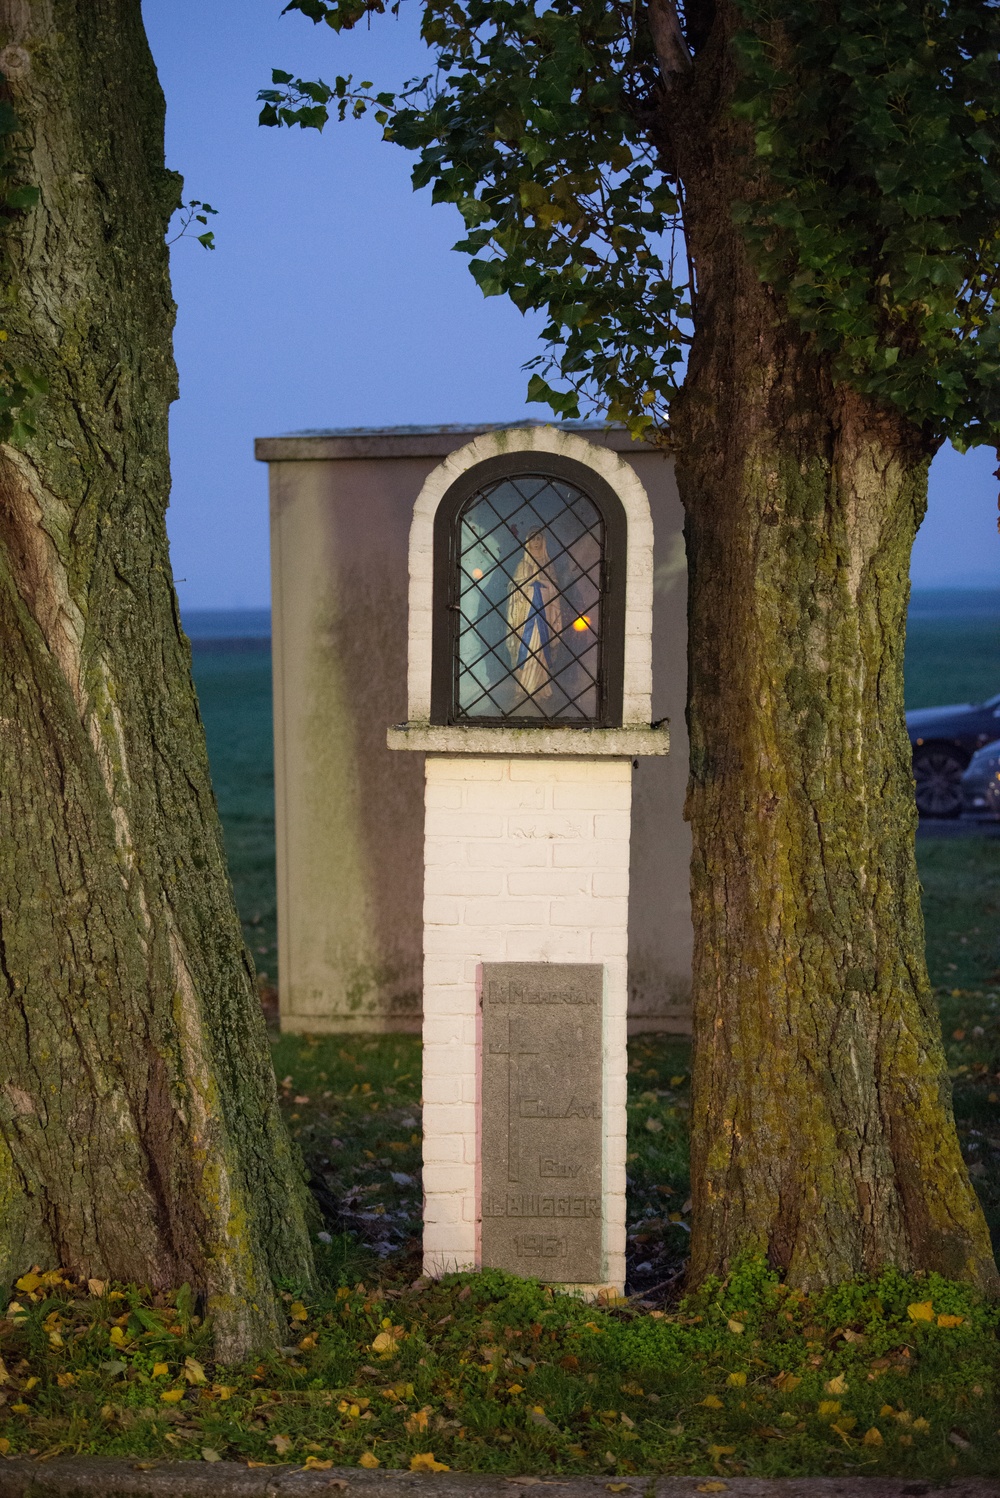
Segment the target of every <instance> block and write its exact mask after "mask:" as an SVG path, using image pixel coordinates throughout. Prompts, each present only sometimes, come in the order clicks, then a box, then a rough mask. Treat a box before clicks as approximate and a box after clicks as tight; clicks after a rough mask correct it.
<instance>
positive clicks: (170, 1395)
mask: <svg viewBox="0 0 1000 1498" xmlns="http://www.w3.org/2000/svg"><path fill="white" fill-rule="evenodd" d="M183 1398H184V1390H183V1389H164V1391H163V1393H162V1394H161V1395H160V1399H161V1400H162V1401H163V1403H164V1404H180V1402H181V1400H182V1399H183Z"/></svg>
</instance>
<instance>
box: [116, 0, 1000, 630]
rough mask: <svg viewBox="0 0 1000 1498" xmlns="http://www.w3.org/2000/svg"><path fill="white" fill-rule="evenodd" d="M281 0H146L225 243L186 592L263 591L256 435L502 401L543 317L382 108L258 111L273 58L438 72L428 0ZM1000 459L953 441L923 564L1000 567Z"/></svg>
mask: <svg viewBox="0 0 1000 1498" xmlns="http://www.w3.org/2000/svg"><path fill="white" fill-rule="evenodd" d="M282 3H283V0H143V14H144V16H145V20H146V28H147V31H148V34H149V38H150V43H151V45H152V49H153V55H154V57H155V59H156V63H157V67H158V69H159V73H160V78H161V81H162V83H163V88H164V92H165V94H166V97H167V161H168V164H169V165H170V166H172V167H174V168H175V169H176V170H178V171H180V172H182V173H183V174H184V177H185V182H186V189H185V195H186V197H188V198H192V197H194V198H200V199H203V200H207V201H208V202H210V203H211V204H212V205H213V206H214V207H215V208H217V209H218V210H219V216H218V218H217V219H215V220H214V223H213V227H214V228H215V230H216V241H217V244H218V248H217V249H216V251H215V252H214V253H212V254H210V253H207V252H206V251H204V250H203V249H202V248H201V247H200V246H199V245H198V244H196V243H195V242H194V241H193V240H191V241H189V240H182V241H180V242H179V243H178V244H176V245H175V246H174V249H173V252H172V253H173V277H174V295H175V297H176V300H177V303H178V309H179V310H178V320H177V338H176V348H177V362H178V365H179V368H180V381H181V396H180V400H179V401H178V402H177V403H176V405H175V406H174V408H173V414H172V418H171V452H172V460H173V483H174V487H173V496H172V501H171V508H170V515H169V528H170V537H171V546H172V551H173V558H174V567H175V571H176V574H177V579H178V591H179V593H180V597H181V602H182V604H183V605H185V606H186V607H189V608H213V607H214V608H241V607H258V606H261V605H266V603H267V601H268V591H269V583H268V538H267V482H266V471H265V469H264V468H263V466H262V465H259V464H257V463H255V462H254V459H253V439H254V437H258V436H270V435H273V434H274V433H277V432H286V431H294V430H296V429H300V428H304V427H324V426H386V425H391V424H395V423H409V422H420V423H423V422H474V421H504V420H510V419H517V418H518V417H523V416H526V415H535V416H544V415H545V414H546V411H545V409H544V408H542V407H539V406H531V407H529V406H527V405H526V404H525V399H524V391H525V386H526V383H527V376H526V375H525V374H524V373H523V371H522V369H521V365H522V364H523V363H524V362H525V360H526V359H529V358H531V357H532V355H533V354H535V353H536V352H537V350H538V344H537V333H538V329H539V327H540V320H539V319H537V318H523V317H522V316H521V315H520V313H519V312H517V311H516V310H515V308H513V307H512V306H511V305H510V304H509V303H508V302H507V301H506V300H504V299H502V298H499V297H495V298H492V299H490V300H489V301H486V300H485V299H484V298H483V296H482V295H481V293H480V291H479V289H478V288H477V287H476V285H475V283H474V282H473V280H472V278H471V276H470V275H469V273H468V271H467V269H466V264H467V261H466V257H465V256H463V255H456V254H453V253H451V250H450V246H451V245H452V243H453V242H454V241H455V240H456V239H457V238H458V237H459V235H460V233H461V222H460V220H459V219H458V216H457V214H456V213H455V211H454V209H452V208H450V207H444V206H442V207H436V208H435V207H433V206H432V205H431V202H430V196H429V194H428V193H426V192H424V193H414V192H413V191H412V189H411V187H410V181H409V172H410V166H411V161H410V158H409V157H408V155H407V154H406V153H405V152H403V151H401V150H398V149H397V148H395V147H393V146H390V145H386V144H385V143H383V142H382V141H381V139H380V138H379V130H378V127H377V126H376V125H374V123H372V122H371V121H368V120H364V121H361V122H359V123H347V124H344V125H336V124H331V125H329V126H328V127H327V129H326V131H325V133H324V134H323V135H321V136H320V135H317V134H316V133H315V132H313V131H309V132H301V131H295V132H294V133H292V132H288V131H277V130H262V129H260V128H259V127H258V125H257V113H258V108H259V106H258V105H257V104H256V102H255V101H256V93H257V90H258V88H261V87H264V86H266V85H267V83H268V81H269V79H270V70H271V68H272V67H281V68H285V69H287V70H288V71H289V72H294V73H296V74H302V75H304V76H306V77H315V76H317V75H321V76H323V77H325V78H327V79H328V80H329V79H332V77H333V76H334V75H335V74H337V73H348V72H353V73H354V74H355V76H357V77H363V78H371V79H374V80H375V81H376V82H377V83H379V84H384V85H386V86H393V85H395V84H398V83H399V82H401V81H402V80H403V79H405V78H407V77H410V76H412V75H413V74H416V73H422V72H424V71H426V58H427V55H428V54H427V53H426V50H425V49H424V48H423V47H422V45H421V44H420V42H419V39H418V37H417V35H416V17H417V4H416V0H408V3H407V0H405V3H404V4H403V6H402V16H401V18H400V19H399V20H394V19H392V18H391V17H376V18H375V20H374V22H373V25H372V28H371V30H370V31H368V30H365V29H363V30H360V31H358V32H355V33H352V34H350V35H346V36H341V37H335V36H334V34H333V33H332V32H331V31H330V30H329V29H328V28H327V27H313V26H312V25H311V24H310V23H309V22H308V21H306V20H305V19H304V18H303V17H302V16H299V15H289V16H284V17H282V16H281V8H282ZM995 466H996V458H995V457H994V456H993V454H992V453H991V452H985V451H982V450H981V451H978V452H975V453H972V454H970V455H967V456H965V457H959V455H958V454H957V453H954V452H952V451H951V450H948V451H947V452H944V453H942V454H941V455H940V456H939V457H938V459H937V460H936V462H935V465H934V469H933V471H932V476H931V503H930V508H929V511H928V516H927V519H926V520H925V522H924V525H923V527H922V528H921V531H920V534H919V536H918V538H917V544H916V548H915V550H914V560H913V569H912V578H913V581H914V584H916V585H917V586H923V587H933V586H942V587H946V586H959V587H961V586H976V585H979V586H996V585H997V584H998V583H1000V538H998V536H997V531H996V513H997V512H996V487H997V486H996V480H994V479H993V478H992V477H991V470H992V469H993V468H994V467H995Z"/></svg>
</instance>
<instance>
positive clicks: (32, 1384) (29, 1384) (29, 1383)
mask: <svg viewBox="0 0 1000 1498" xmlns="http://www.w3.org/2000/svg"><path fill="white" fill-rule="evenodd" d="M40 1382H41V1380H40V1379H38V1378H36V1377H35V1376H34V1375H32V1377H31V1378H26V1379H25V1381H24V1387H25V1388H26V1389H37V1387H38V1385H39V1383H40Z"/></svg>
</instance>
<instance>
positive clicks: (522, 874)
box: [423, 755, 632, 1292]
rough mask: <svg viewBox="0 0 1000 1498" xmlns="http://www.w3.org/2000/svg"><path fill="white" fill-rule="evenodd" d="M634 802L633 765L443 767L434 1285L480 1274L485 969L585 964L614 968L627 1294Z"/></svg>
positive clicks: (429, 952) (465, 760)
mask: <svg viewBox="0 0 1000 1498" xmlns="http://www.w3.org/2000/svg"><path fill="white" fill-rule="evenodd" d="M631 794H632V762H631V760H630V759H582V758H576V757H573V758H569V757H567V758H561V759H556V758H544V759H542V758H538V759H536V758H534V757H523V758H521V757H517V758H514V757H511V758H502V757H500V756H497V757H490V758H473V757H471V756H470V757H465V756H457V755H455V756H452V755H447V756H445V755H428V756H427V761H426V804H425V818H426V820H425V830H424V849H425V853H424V858H425V863H424V869H425V872H424V1032H423V1034H424V1195H425V1207H424V1272H425V1273H426V1274H430V1275H438V1274H442V1273H444V1272H446V1271H448V1270H451V1269H468V1268H473V1267H476V1266H478V1265H479V1263H480V1257H479V1227H480V1223H479V1200H480V1191H479V1180H478V1166H479V1161H480V1158H481V1155H480V1130H481V1120H480V1115H479V1078H480V1048H479V985H480V982H481V972H482V964H483V963H484V962H569V963H573V962H585V963H600V964H601V965H602V966H603V968H604V1013H603V1097H602V1104H603V1118H604V1159H603V1175H604V1217H603V1223H604V1232H603V1240H604V1241H603V1248H604V1275H603V1277H602V1281H601V1285H602V1286H604V1287H608V1288H614V1289H617V1290H618V1291H619V1292H620V1291H621V1289H622V1287H623V1284H624V1279H625V1088H626V1007H627V999H628V989H627V956H628V951H627V943H628V935H627V933H628V866H629V827H630V806H631ZM587 1288H593V1289H596V1288H598V1287H597V1286H593V1287H587Z"/></svg>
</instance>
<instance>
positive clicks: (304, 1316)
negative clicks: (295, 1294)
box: [288, 1300, 309, 1321]
mask: <svg viewBox="0 0 1000 1498" xmlns="http://www.w3.org/2000/svg"><path fill="white" fill-rule="evenodd" d="M288 1314H289V1315H290V1316H291V1318H292V1320H293V1321H308V1320H309V1312H308V1311H307V1310H306V1308H305V1306H304V1305H303V1304H302V1302H301V1300H293V1301H292V1306H291V1310H290V1311H289V1313H288Z"/></svg>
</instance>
